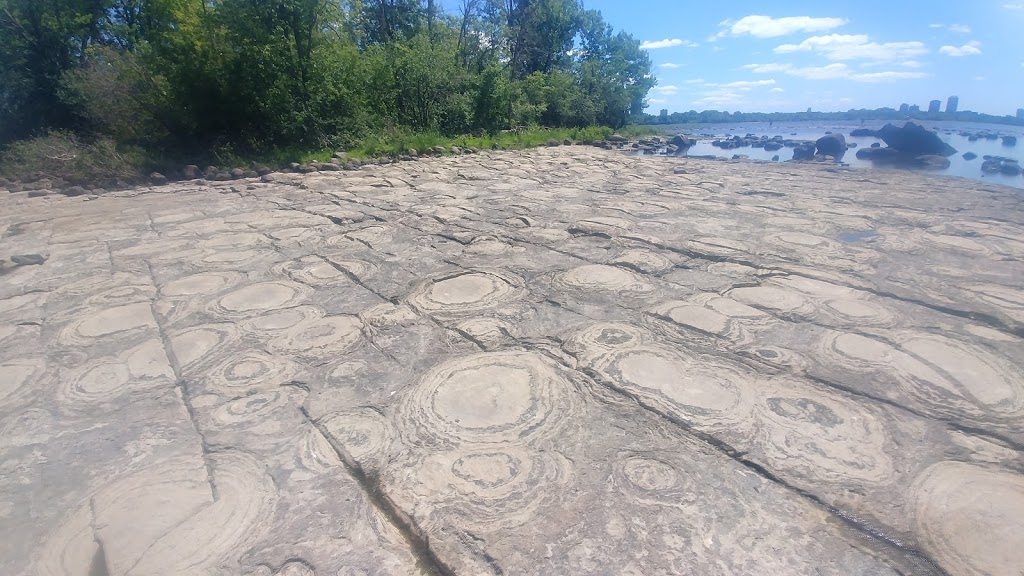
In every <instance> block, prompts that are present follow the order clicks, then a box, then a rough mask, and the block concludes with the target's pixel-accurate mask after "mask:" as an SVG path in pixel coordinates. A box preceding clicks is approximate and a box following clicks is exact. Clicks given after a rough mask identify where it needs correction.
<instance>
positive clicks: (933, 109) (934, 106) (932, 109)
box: [928, 100, 942, 112]
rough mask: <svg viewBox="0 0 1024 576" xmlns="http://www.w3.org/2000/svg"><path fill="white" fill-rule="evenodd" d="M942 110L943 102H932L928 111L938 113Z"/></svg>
mask: <svg viewBox="0 0 1024 576" xmlns="http://www.w3.org/2000/svg"><path fill="white" fill-rule="evenodd" d="M941 109H942V101H941V100H932V101H931V102H929V103H928V111H929V112H938V111H940V110H941Z"/></svg>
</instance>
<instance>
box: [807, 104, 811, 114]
mask: <svg viewBox="0 0 1024 576" xmlns="http://www.w3.org/2000/svg"><path fill="white" fill-rule="evenodd" d="M807 113H808V114H810V113H811V107H810V106H808V107H807Z"/></svg>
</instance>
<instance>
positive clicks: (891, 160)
mask: <svg viewBox="0 0 1024 576" xmlns="http://www.w3.org/2000/svg"><path fill="white" fill-rule="evenodd" d="M857 158H859V159H861V160H870V161H872V162H876V163H879V164H896V163H899V162H900V161H903V160H906V158H907V156H906V155H905V154H903V153H902V152H900V151H899V150H897V149H895V148H876V147H871V148H861V149H860V150H857Z"/></svg>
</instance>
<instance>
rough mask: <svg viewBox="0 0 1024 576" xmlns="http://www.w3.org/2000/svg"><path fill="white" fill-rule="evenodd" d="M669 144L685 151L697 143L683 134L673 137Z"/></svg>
mask: <svg viewBox="0 0 1024 576" xmlns="http://www.w3.org/2000/svg"><path fill="white" fill-rule="evenodd" d="M668 143H669V144H671V145H673V146H675V147H676V148H679V149H685V148H690V147H692V146H693V145H694V144H696V143H697V141H696V140H694V139H693V138H687V137H686V136H685V135H683V134H676V135H675V136H673V137H672V139H671V140H669V142H668Z"/></svg>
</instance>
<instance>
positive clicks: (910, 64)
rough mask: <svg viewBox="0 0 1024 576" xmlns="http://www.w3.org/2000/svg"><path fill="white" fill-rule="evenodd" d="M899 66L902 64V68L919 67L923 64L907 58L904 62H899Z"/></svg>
mask: <svg viewBox="0 0 1024 576" xmlns="http://www.w3.org/2000/svg"><path fill="white" fill-rule="evenodd" d="M900 66H903V67H904V68H920V67H922V66H924V64H922V63H920V62H918V61H917V60H907V61H906V62H900Z"/></svg>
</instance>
